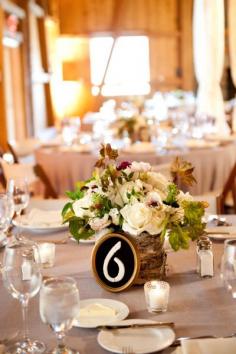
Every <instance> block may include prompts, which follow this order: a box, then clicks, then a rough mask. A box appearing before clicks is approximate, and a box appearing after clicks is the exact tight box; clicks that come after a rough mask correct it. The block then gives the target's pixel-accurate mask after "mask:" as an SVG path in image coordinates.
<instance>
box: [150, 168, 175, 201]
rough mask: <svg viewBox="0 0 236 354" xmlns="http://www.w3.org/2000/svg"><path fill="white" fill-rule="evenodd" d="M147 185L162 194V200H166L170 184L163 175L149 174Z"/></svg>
mask: <svg viewBox="0 0 236 354" xmlns="http://www.w3.org/2000/svg"><path fill="white" fill-rule="evenodd" d="M147 183H149V184H151V185H152V186H153V189H154V190H156V191H157V192H159V193H160V194H161V197H162V200H164V199H165V198H166V196H167V193H168V188H167V187H168V185H169V184H170V182H169V181H168V179H167V178H166V177H165V176H163V175H162V174H161V173H157V172H148V174H147Z"/></svg>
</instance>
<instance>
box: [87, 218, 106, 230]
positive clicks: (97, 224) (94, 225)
mask: <svg viewBox="0 0 236 354" xmlns="http://www.w3.org/2000/svg"><path fill="white" fill-rule="evenodd" d="M110 224H111V220H109V215H108V214H105V215H104V216H103V217H102V218H94V219H91V220H90V221H89V225H90V227H91V229H93V230H94V231H100V230H102V229H105V228H106V227H107V226H108V225H110Z"/></svg>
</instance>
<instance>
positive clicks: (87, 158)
mask: <svg viewBox="0 0 236 354" xmlns="http://www.w3.org/2000/svg"><path fill="white" fill-rule="evenodd" d="M175 156H182V157H183V158H184V159H185V160H188V161H189V162H191V163H192V164H193V166H194V167H195V171H194V174H195V177H196V179H197V181H198V183H197V184H196V185H194V186H193V187H192V188H191V189H190V191H191V193H192V194H195V195H199V194H203V193H207V192H210V191H213V190H217V189H220V188H222V186H223V185H224V183H225V181H226V179H227V177H228V175H229V172H230V170H231V168H232V167H233V164H234V163H235V162H236V145H235V144H234V143H230V144H227V145H223V146H215V147H204V146H203V147H202V148H194V149H189V150H187V151H176V150H175V151H172V150H170V151H166V152H165V153H164V154H158V153H156V152H155V151H151V150H150V151H149V152H133V153H130V152H129V151H126V152H121V154H120V157H119V159H120V160H121V161H122V160H128V161H145V162H149V163H150V164H151V165H153V166H155V165H158V164H163V163H169V162H171V161H173V160H174V158H175ZM97 158H98V157H97V154H95V153H92V152H91V153H90V152H80V151H76V149H69V148H68V149H61V148H60V147H57V148H55V147H54V148H50V147H45V148H40V149H38V150H37V151H36V160H37V162H38V163H39V164H40V165H42V167H43V168H44V169H45V171H46V173H47V175H48V177H49V178H50V180H51V182H52V184H53V186H54V188H55V189H56V191H57V192H58V194H59V195H64V194H65V191H67V190H71V189H74V187H75V184H76V182H77V181H78V180H85V179H88V178H90V177H91V172H92V170H93V168H94V164H95V162H96V160H97Z"/></svg>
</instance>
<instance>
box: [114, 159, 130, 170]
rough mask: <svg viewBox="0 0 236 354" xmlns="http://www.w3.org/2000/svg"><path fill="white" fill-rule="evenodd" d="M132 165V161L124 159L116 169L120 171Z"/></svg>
mask: <svg viewBox="0 0 236 354" xmlns="http://www.w3.org/2000/svg"><path fill="white" fill-rule="evenodd" d="M130 165H131V162H129V161H122V162H121V163H120V164H119V165H118V166H117V167H116V169H117V170H118V171H120V170H125V169H126V168H127V167H129V166H130Z"/></svg>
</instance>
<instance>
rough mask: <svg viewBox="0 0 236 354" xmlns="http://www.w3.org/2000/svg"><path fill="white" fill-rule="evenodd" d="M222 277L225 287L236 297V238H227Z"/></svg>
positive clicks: (222, 261) (222, 262)
mask: <svg viewBox="0 0 236 354" xmlns="http://www.w3.org/2000/svg"><path fill="white" fill-rule="evenodd" d="M221 278H222V280H223V282H224V285H225V287H226V288H227V289H228V290H229V291H231V293H232V297H233V298H236V238H235V239H229V240H225V244H224V254H223V256H222V259H221Z"/></svg>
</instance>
